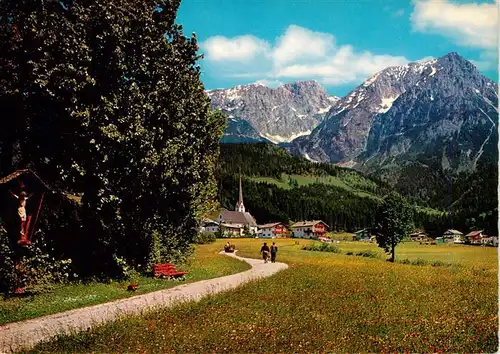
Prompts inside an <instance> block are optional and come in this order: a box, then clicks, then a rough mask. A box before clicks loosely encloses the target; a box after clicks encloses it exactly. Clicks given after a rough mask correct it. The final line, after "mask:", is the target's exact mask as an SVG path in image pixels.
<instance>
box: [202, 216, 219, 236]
mask: <svg viewBox="0 0 500 354" xmlns="http://www.w3.org/2000/svg"><path fill="white" fill-rule="evenodd" d="M217 230H219V223H218V222H217V221H213V220H210V219H207V218H205V219H203V220H202V221H201V227H200V232H213V233H215V232H217Z"/></svg>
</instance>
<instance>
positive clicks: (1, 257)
mask: <svg viewBox="0 0 500 354" xmlns="http://www.w3.org/2000/svg"><path fill="white" fill-rule="evenodd" d="M46 248H47V246H46V244H45V241H44V237H43V233H41V232H38V233H37V234H36V240H35V242H34V243H33V245H31V246H30V247H26V248H25V247H22V248H21V247H18V246H17V244H15V243H13V242H11V240H10V239H9V236H8V234H7V232H6V231H5V229H4V228H3V227H0V290H1V291H3V292H11V291H13V290H15V289H16V288H25V290H28V291H31V292H41V291H44V290H49V289H50V288H51V287H52V285H53V284H55V283H63V282H66V281H68V280H69V279H71V278H73V277H76V274H72V266H71V259H64V260H56V259H55V258H54V257H52V256H51V255H49V253H48V252H47V250H46Z"/></svg>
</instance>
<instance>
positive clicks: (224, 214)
mask: <svg viewBox="0 0 500 354" xmlns="http://www.w3.org/2000/svg"><path fill="white" fill-rule="evenodd" d="M215 222H216V223H218V224H219V225H220V226H222V227H223V229H224V230H225V233H226V234H228V235H230V236H233V237H241V236H244V229H245V226H246V227H248V230H249V232H250V234H252V235H257V231H258V227H257V222H256V220H255V218H254V217H253V216H252V215H251V214H250V213H249V212H248V211H246V210H245V205H244V204H243V188H242V186H241V177H240V195H239V199H238V202H237V203H236V207H235V208H234V211H231V210H225V209H224V210H222V211H221V213H220V214H219V216H218V217H217V219H216V220H215Z"/></svg>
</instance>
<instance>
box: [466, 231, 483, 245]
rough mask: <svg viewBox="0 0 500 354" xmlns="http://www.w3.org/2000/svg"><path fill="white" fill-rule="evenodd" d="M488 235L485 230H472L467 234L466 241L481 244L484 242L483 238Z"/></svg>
mask: <svg viewBox="0 0 500 354" xmlns="http://www.w3.org/2000/svg"><path fill="white" fill-rule="evenodd" d="M486 237H487V236H486V235H484V234H483V230H481V231H478V230H475V231H471V232H469V233H468V234H467V235H465V241H466V242H467V243H470V244H472V245H480V244H482V242H481V241H482V239H483V238H486Z"/></svg>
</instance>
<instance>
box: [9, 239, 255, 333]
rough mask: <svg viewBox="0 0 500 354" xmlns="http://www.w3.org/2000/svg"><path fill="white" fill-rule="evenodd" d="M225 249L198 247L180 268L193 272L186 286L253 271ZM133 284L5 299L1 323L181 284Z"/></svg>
mask: <svg viewBox="0 0 500 354" xmlns="http://www.w3.org/2000/svg"><path fill="white" fill-rule="evenodd" d="M221 249H222V246H221V245H220V244H217V245H215V244H211V245H200V246H197V248H196V250H195V253H194V255H193V257H192V258H191V259H190V261H189V263H188V264H186V265H185V266H184V267H179V269H180V270H183V271H188V272H189V274H188V275H186V280H185V281H184V282H182V284H184V283H191V282H194V281H198V280H202V279H209V278H215V277H219V276H223V275H228V274H233V273H238V272H241V271H244V270H246V269H249V268H250V266H249V265H248V264H247V263H246V262H242V261H239V260H236V259H234V258H229V257H226V256H223V255H219V254H218V252H219V251H220V250H221ZM129 283H130V282H112V283H110V284H103V283H97V282H93V283H90V284H71V285H60V286H57V287H55V289H54V290H53V291H52V292H50V293H44V294H40V295H36V296H33V297H26V298H10V299H3V300H0V324H5V323H9V322H15V321H20V320H24V319H28V318H33V317H38V316H42V315H47V314H52V313H57V312H61V311H66V310H70V309H75V308H79V307H84V306H89V305H94V304H98V303H102V302H107V301H111V300H115V299H120V298H125V297H129V296H133V295H138V294H143V293H147V292H151V291H156V290H161V289H166V288H170V287H173V286H176V285H179V284H180V282H178V281H170V280H165V279H154V278H152V277H145V276H143V277H141V278H140V279H139V281H138V284H139V287H138V288H137V291H136V292H133V293H132V292H128V291H127V286H128V284H129Z"/></svg>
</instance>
